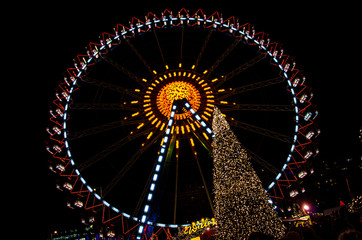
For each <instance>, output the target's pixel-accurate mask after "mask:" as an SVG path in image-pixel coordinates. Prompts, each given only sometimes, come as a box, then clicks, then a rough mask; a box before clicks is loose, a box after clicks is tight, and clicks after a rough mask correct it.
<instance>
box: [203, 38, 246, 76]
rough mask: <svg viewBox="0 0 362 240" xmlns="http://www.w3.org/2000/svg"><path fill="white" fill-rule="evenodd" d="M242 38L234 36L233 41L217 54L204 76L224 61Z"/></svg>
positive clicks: (208, 74)
mask: <svg viewBox="0 0 362 240" xmlns="http://www.w3.org/2000/svg"><path fill="white" fill-rule="evenodd" d="M241 39H242V38H236V39H235V40H234V42H233V43H232V44H231V45H230V46H229V47H228V48H227V49H226V50H225V51H224V52H223V53H222V54H221V55H220V56H219V58H218V59H216V61H215V62H214V64H213V65H212V66H211V67H210V68H209V69H208V70H207V75H206V77H209V76H210V75H211V74H212V73H213V72H214V70H215V69H216V68H217V67H218V66H219V64H220V63H222V62H223V61H224V59H225V58H226V57H227V56H229V54H230V53H231V52H232V51H233V50H234V48H235V47H236V46H237V45H238V44H239V43H240V41H241Z"/></svg>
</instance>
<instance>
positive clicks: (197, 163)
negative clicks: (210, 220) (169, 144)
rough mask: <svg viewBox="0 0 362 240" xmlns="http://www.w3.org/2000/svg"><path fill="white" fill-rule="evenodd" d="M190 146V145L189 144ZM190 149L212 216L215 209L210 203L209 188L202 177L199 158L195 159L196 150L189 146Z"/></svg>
mask: <svg viewBox="0 0 362 240" xmlns="http://www.w3.org/2000/svg"><path fill="white" fill-rule="evenodd" d="M190 144H191V143H190ZM191 149H192V152H193V153H194V154H193V155H194V159H195V161H196V165H197V169H198V171H199V173H200V177H201V180H202V184H203V186H204V189H205V194H206V196H207V199H208V202H209V205H210V208H211V211H212V214H213V215H214V214H215V209H214V206H213V203H212V199H211V194H210V192H209V188H208V187H207V184H206V180H205V177H204V173H203V171H202V168H201V165H200V161H199V158H198V157H197V151H196V148H195V146H194V145H192V144H191Z"/></svg>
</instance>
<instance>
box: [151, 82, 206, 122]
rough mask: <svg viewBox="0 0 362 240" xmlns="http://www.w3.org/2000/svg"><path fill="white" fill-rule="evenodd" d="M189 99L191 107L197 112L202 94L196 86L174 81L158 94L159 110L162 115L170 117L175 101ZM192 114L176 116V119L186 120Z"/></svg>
mask: <svg viewBox="0 0 362 240" xmlns="http://www.w3.org/2000/svg"><path fill="white" fill-rule="evenodd" d="M184 98H185V99H187V100H188V101H189V103H190V104H191V106H192V107H193V108H194V110H195V111H197V110H198V109H199V107H200V103H201V96H200V92H199V91H198V90H197V89H196V87H195V86H194V85H192V84H191V83H188V82H184V81H174V82H170V83H168V84H166V85H165V86H164V87H163V88H161V90H160V91H159V93H158V94H157V98H156V103H157V108H158V109H159V111H160V112H161V113H162V115H164V116H166V117H168V116H169V115H170V113H171V105H172V103H173V101H174V100H181V99H184ZM189 114H190V113H182V114H176V116H175V119H176V120H181V119H186V118H187V117H188V116H189Z"/></svg>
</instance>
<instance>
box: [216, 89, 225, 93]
mask: <svg viewBox="0 0 362 240" xmlns="http://www.w3.org/2000/svg"><path fill="white" fill-rule="evenodd" d="M217 91H218V92H225V89H219V90H217Z"/></svg>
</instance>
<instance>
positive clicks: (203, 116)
mask: <svg viewBox="0 0 362 240" xmlns="http://www.w3.org/2000/svg"><path fill="white" fill-rule="evenodd" d="M201 117H202V118H203V119H205V120H206V121H209V119H208V118H207V117H205V115H201Z"/></svg>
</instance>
